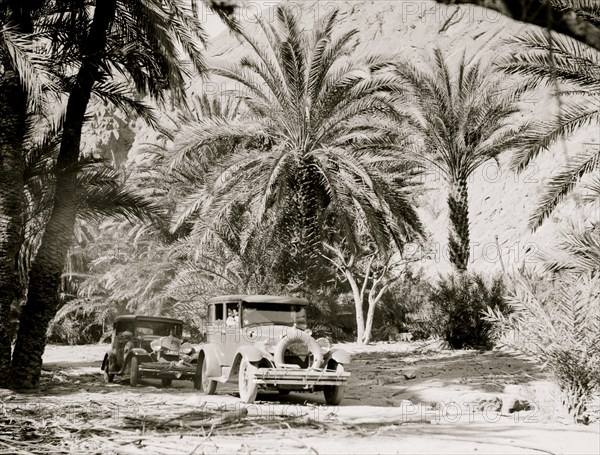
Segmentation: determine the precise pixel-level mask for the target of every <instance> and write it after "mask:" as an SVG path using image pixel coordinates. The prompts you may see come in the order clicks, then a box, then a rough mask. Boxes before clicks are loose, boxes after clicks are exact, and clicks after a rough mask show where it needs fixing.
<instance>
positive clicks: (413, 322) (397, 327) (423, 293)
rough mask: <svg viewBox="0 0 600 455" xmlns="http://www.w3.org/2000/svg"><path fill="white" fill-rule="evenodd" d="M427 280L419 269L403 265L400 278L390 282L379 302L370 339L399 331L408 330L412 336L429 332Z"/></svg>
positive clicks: (385, 338) (389, 337) (391, 336)
mask: <svg viewBox="0 0 600 455" xmlns="http://www.w3.org/2000/svg"><path fill="white" fill-rule="evenodd" d="M430 293H431V284H430V283H429V282H428V281H427V279H426V278H425V276H424V275H423V271H422V269H420V270H417V271H413V270H412V269H410V268H409V269H407V270H406V271H405V272H404V274H403V276H402V278H400V279H399V280H398V281H396V282H394V283H393V284H392V285H391V286H390V287H389V289H388V290H387V291H386V293H385V294H384V296H383V297H382V299H381V302H380V310H379V311H378V313H379V314H378V315H377V318H376V319H377V322H378V325H377V328H376V329H375V330H374V331H373V339H374V340H381V341H392V340H394V339H396V338H397V336H398V334H400V333H401V332H410V333H412V335H413V339H423V338H427V337H429V335H431V321H430V319H431V317H430V315H431V312H430V303H429V294H430Z"/></svg>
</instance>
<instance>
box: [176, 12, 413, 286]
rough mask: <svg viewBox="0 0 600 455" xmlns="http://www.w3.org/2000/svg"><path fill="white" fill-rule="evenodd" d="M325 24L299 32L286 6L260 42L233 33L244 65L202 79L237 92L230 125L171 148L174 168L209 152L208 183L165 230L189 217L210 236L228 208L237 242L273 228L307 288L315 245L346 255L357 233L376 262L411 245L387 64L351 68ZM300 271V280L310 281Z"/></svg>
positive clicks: (213, 124) (208, 125) (350, 44)
mask: <svg viewBox="0 0 600 455" xmlns="http://www.w3.org/2000/svg"><path fill="white" fill-rule="evenodd" d="M336 18H337V12H333V13H331V14H329V15H328V16H326V17H324V18H323V19H322V20H321V21H319V23H318V24H316V26H315V29H314V32H313V34H312V36H309V35H308V34H307V33H304V32H302V31H301V29H300V25H299V24H298V19H297V17H296V16H295V15H294V14H293V13H292V11H291V9H290V8H289V7H287V6H278V7H277V9H276V21H277V24H276V25H275V26H273V25H271V24H267V23H265V22H263V21H260V20H259V21H258V23H259V25H260V27H261V30H262V33H263V35H264V37H265V42H264V43H260V42H258V41H257V40H255V38H254V36H253V35H251V34H249V33H248V32H245V31H242V32H241V33H242V36H243V37H244V39H245V41H246V42H247V44H248V45H249V46H250V47H251V48H252V50H253V53H254V55H253V56H249V57H244V58H242V59H241V60H240V61H239V62H238V63H236V64H228V63H223V64H222V65H218V66H215V67H213V68H212V72H213V73H214V74H216V75H218V76H221V77H225V78H227V79H228V80H229V81H231V82H232V83H236V84H239V85H238V87H241V88H240V89H239V90H232V91H229V92H228V93H229V94H232V95H233V96H235V97H236V98H237V99H241V100H242V101H243V103H244V106H245V108H246V111H245V112H244V113H243V116H238V117H236V118H233V119H231V118H228V119H223V118H218V119H215V118H208V119H204V120H202V121H201V122H199V124H198V126H197V130H196V131H195V132H194V135H193V137H194V141H188V142H187V143H186V144H185V146H182V147H179V148H178V150H176V153H175V155H174V158H173V163H174V166H178V165H181V164H182V163H184V162H185V161H186V160H190V159H191V160H192V161H191V162H192V163H193V160H194V159H196V160H197V159H198V158H193V157H198V156H200V157H202V156H206V155H207V154H208V155H210V152H209V151H208V150H207V147H210V146H214V145H215V144H229V146H222V147H220V152H221V155H220V159H221V162H220V163H219V166H217V171H216V172H213V174H214V175H213V176H212V179H210V180H207V181H206V184H204V185H201V186H199V187H198V188H197V190H196V191H195V192H192V193H190V194H189V196H188V198H187V199H186V202H185V203H184V204H182V205H181V206H180V207H179V211H178V216H177V217H176V219H175V221H174V227H173V229H174V230H177V229H178V228H180V227H181V226H182V225H184V224H185V223H188V222H190V221H193V220H194V219H195V218H194V217H196V216H197V217H199V218H200V219H202V220H205V221H206V220H208V221H209V222H211V223H213V224H214V225H218V224H220V223H223V222H225V220H227V218H228V217H229V216H230V214H231V212H232V209H234V208H235V207H239V206H240V205H241V206H242V207H246V208H247V210H248V211H249V212H250V213H251V214H252V219H251V220H250V223H249V225H248V229H247V230H248V233H247V238H251V237H252V235H253V234H252V233H256V232H260V231H263V230H264V229H263V226H264V225H265V224H268V225H274V226H276V227H277V228H276V229H275V232H277V238H278V239H279V240H282V241H284V242H285V244H286V245H287V250H288V252H290V253H289V254H290V255H291V256H292V257H291V259H290V260H291V262H290V263H289V264H288V265H290V264H291V265H290V267H287V269H289V268H292V269H295V270H297V271H298V270H302V271H303V272H305V273H304V274H303V278H304V279H306V278H308V277H309V276H310V275H311V274H312V275H313V276H315V273H312V272H315V271H316V270H314V267H315V264H318V263H319V262H320V260H321V257H320V255H319V252H320V251H321V248H322V246H321V241H322V240H323V239H324V238H326V237H327V236H328V235H339V236H340V237H344V238H345V239H346V242H347V243H348V245H349V246H350V248H352V247H354V246H355V245H356V243H357V232H358V231H359V226H360V225H364V226H366V229H367V230H368V231H369V233H371V235H372V237H373V238H374V239H375V241H376V242H377V244H378V245H379V246H380V248H382V249H383V250H387V249H389V246H390V245H395V246H400V245H402V244H403V242H405V241H406V239H407V238H411V237H414V236H415V235H418V234H420V233H421V230H422V229H421V225H420V222H419V219H418V216H417V214H416V212H415V210H414V207H413V205H412V203H411V199H410V196H409V190H410V188H411V186H412V182H411V177H412V175H411V167H410V166H409V164H408V163H407V160H403V159H402V158H401V156H400V155H399V154H398V153H397V152H395V151H394V150H395V148H396V147H397V144H398V143H400V142H401V141H402V140H403V139H404V136H403V134H402V132H401V128H400V125H401V122H402V121H403V120H404V116H402V115H401V114H400V113H399V112H398V111H397V110H396V108H395V107H394V96H393V95H391V93H390V91H391V89H392V88H393V87H396V86H397V80H396V78H395V77H394V76H393V75H392V74H390V72H389V71H388V70H387V69H389V68H390V67H391V64H392V60H390V59H388V58H386V57H384V56H379V55H370V56H367V57H365V58H363V59H357V58H354V57H353V56H352V52H353V49H354V38H355V36H356V34H357V31H356V30H352V31H350V32H348V33H345V34H342V35H340V36H337V37H335V36H333V31H334V26H335V21H336ZM311 270H312V272H311Z"/></svg>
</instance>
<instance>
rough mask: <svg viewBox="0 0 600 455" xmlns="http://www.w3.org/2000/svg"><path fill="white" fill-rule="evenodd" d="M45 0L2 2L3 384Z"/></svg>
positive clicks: (39, 86)
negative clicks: (38, 20) (37, 19)
mask: <svg viewBox="0 0 600 455" xmlns="http://www.w3.org/2000/svg"><path fill="white" fill-rule="evenodd" d="M41 3H42V1H29V2H25V3H24V4H23V2H19V1H18V0H11V1H6V2H3V3H2V5H1V6H0V26H1V27H2V31H1V32H0V65H1V67H2V73H3V74H2V77H1V79H0V174H1V175H2V178H1V179H0V387H3V386H5V385H7V382H8V376H9V372H10V359H11V337H10V335H9V332H10V311H11V307H12V306H14V305H15V303H16V301H17V299H18V297H19V296H20V294H21V289H20V286H19V283H20V281H19V279H18V268H17V258H18V256H19V249H20V246H21V240H22V237H23V217H22V215H23V210H24V207H25V199H24V194H23V170H24V167H25V162H24V156H23V143H24V142H25V140H26V137H27V135H28V131H29V129H28V119H29V114H30V111H31V109H30V108H31V107H32V106H34V107H36V108H39V103H40V101H41V91H42V90H43V88H44V85H45V84H44V78H43V77H42V76H43V73H44V68H43V65H44V63H47V62H46V61H44V58H43V55H42V54H40V53H39V52H38V50H39V49H38V46H37V45H38V44H39V43H37V42H35V40H34V39H33V38H32V32H33V28H32V21H33V18H34V16H35V12H36V10H37V9H38V8H39V6H40V5H41Z"/></svg>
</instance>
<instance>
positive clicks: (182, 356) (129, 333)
mask: <svg viewBox="0 0 600 455" xmlns="http://www.w3.org/2000/svg"><path fill="white" fill-rule="evenodd" d="M182 333H183V321H180V320H179V319H170V318H159V317H150V316H118V317H117V318H116V319H115V321H114V323H113V333H112V344H111V347H110V350H109V351H108V352H107V353H106V355H105V356H104V361H103V362H102V371H103V374H104V378H105V380H106V381H107V382H112V381H113V380H114V377H115V375H125V376H129V383H130V385H131V386H132V387H135V386H137V385H138V383H139V382H140V379H141V378H142V377H148V378H158V379H161V380H162V384H163V386H165V387H168V386H170V385H171V382H172V381H173V379H184V380H185V379H188V380H189V379H191V380H194V379H195V374H196V365H195V360H196V357H197V354H196V352H195V350H194V348H193V346H192V345H191V344H189V343H182V337H183V335H182Z"/></svg>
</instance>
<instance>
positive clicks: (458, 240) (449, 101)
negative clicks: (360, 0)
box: [396, 49, 525, 272]
mask: <svg viewBox="0 0 600 455" xmlns="http://www.w3.org/2000/svg"><path fill="white" fill-rule="evenodd" d="M430 64H431V70H430V71H422V70H421V69H419V68H417V67H416V66H415V65H413V64H412V63H409V62H401V63H399V64H398V66H397V69H396V73H397V75H398V76H399V77H400V79H401V80H402V81H403V82H405V83H406V88H405V86H401V90H402V93H403V94H404V96H405V97H406V98H407V100H408V103H409V104H410V105H412V108H413V110H414V116H413V121H412V122H411V128H412V130H413V131H414V132H415V133H416V135H417V137H418V143H417V146H416V147H415V152H414V157H415V159H417V160H419V161H420V162H421V163H422V165H423V166H424V167H426V168H433V170H434V171H436V172H440V173H441V174H442V175H443V176H444V178H445V179H446V181H447V183H448V185H449V190H448V191H449V192H448V212H449V221H450V223H449V224H450V226H449V235H448V241H449V245H448V246H449V252H450V261H451V262H452V265H453V266H454V268H455V269H456V270H457V271H458V272H464V271H465V270H467V265H468V262H469V211H468V208H469V207H468V203H469V200H468V184H467V180H468V178H469V176H470V175H471V174H472V173H473V172H474V171H475V170H476V169H477V168H478V167H479V166H481V165H482V164H484V163H485V162H487V161H488V160H491V159H496V158H497V157H498V155H500V154H501V153H503V152H506V151H507V150H509V149H511V148H514V147H515V146H517V145H518V144H519V142H520V140H521V137H522V135H523V131H524V130H525V126H524V125H521V126H513V125H512V116H513V115H514V114H515V113H517V112H518V110H519V108H518V100H519V98H518V92H517V91H516V90H502V87H501V85H500V80H499V77H497V76H496V75H494V72H493V71H492V70H491V69H490V68H489V67H488V66H485V65H484V64H483V63H481V62H479V61H476V62H470V63H469V62H467V61H466V60H465V56H464V55H463V56H462V58H461V59H460V61H459V62H458V66H457V68H456V69H453V68H451V67H450V64H449V63H448V61H447V60H446V58H445V57H444V55H443V54H442V51H441V50H440V49H436V50H435V51H434V54H433V61H432V62H431V63H430Z"/></svg>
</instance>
